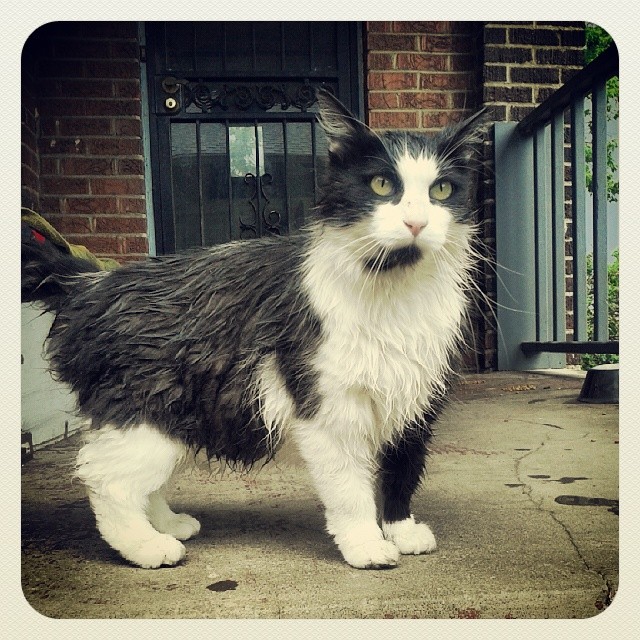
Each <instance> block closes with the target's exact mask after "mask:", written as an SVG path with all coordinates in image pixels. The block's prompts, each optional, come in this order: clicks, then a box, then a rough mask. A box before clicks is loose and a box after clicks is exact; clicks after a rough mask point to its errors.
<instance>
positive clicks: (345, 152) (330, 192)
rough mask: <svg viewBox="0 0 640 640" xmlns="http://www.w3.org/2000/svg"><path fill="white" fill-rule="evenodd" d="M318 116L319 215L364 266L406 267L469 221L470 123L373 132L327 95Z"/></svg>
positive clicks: (472, 137)
mask: <svg viewBox="0 0 640 640" xmlns="http://www.w3.org/2000/svg"><path fill="white" fill-rule="evenodd" d="M318 100H319V102H320V107H321V110H320V118H321V120H320V121H321V123H322V125H323V127H324V130H325V132H326V134H327V137H328V140H329V172H328V180H327V184H326V185H325V190H324V194H323V198H322V201H321V204H320V207H319V211H320V213H321V215H322V217H323V219H324V220H325V222H326V223H327V224H330V225H333V226H337V227H341V228H343V229H344V232H345V235H346V236H348V237H349V238H350V240H351V241H352V243H353V246H356V244H357V240H358V239H361V243H360V247H358V249H359V250H360V255H361V256H362V259H363V262H364V263H365V264H366V265H367V266H369V267H370V268H374V269H380V270H386V269H390V268H393V267H396V266H409V265H411V264H414V263H415V262H417V261H419V260H420V259H421V258H422V257H423V256H424V255H425V254H426V253H427V252H438V251H441V250H442V249H443V247H445V245H446V244H447V242H449V241H452V240H453V239H454V235H455V234H452V227H454V226H455V225H460V224H465V223H469V222H470V221H471V213H470V211H469V206H468V200H469V189H470V185H471V182H472V181H471V168H470V166H469V155H470V154H469V150H470V149H469V148H470V145H471V143H472V142H475V141H477V135H476V134H477V126H476V125H475V124H474V123H473V122H471V121H467V122H465V123H463V124H462V125H458V126H457V127H455V128H452V129H447V130H444V131H443V132H441V133H440V134H438V135H436V136H428V135H421V134H418V133H413V132H386V133H382V134H376V133H374V132H372V131H371V130H370V129H369V128H367V127H366V126H365V125H364V124H362V123H361V122H359V121H358V120H356V119H355V118H354V117H353V116H352V115H351V114H350V113H349V112H348V111H346V109H345V108H344V107H343V106H342V105H341V104H340V103H339V102H338V101H337V100H336V99H335V98H334V97H333V96H331V95H330V94H328V93H325V92H321V93H320V94H319V95H318Z"/></svg>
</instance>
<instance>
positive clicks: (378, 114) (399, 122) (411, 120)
mask: <svg viewBox="0 0 640 640" xmlns="http://www.w3.org/2000/svg"><path fill="white" fill-rule="evenodd" d="M369 126H371V127H372V128H373V129H416V128H417V127H418V113H417V112H415V111H371V112H370V113H369Z"/></svg>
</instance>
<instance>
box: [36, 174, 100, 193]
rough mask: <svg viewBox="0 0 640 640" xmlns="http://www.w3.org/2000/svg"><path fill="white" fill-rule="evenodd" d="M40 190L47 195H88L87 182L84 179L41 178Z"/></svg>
mask: <svg viewBox="0 0 640 640" xmlns="http://www.w3.org/2000/svg"><path fill="white" fill-rule="evenodd" d="M40 184H41V186H42V190H43V191H44V192H46V193H48V194H54V193H55V194H60V195H70V194H74V193H77V194H85V193H89V181H88V180H87V179H86V178H66V177H62V176H42V177H41V179H40Z"/></svg>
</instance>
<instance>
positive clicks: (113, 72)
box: [86, 60, 140, 79]
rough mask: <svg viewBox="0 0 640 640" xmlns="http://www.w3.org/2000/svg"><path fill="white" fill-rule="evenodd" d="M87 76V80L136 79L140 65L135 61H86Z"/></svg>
mask: <svg viewBox="0 0 640 640" xmlns="http://www.w3.org/2000/svg"><path fill="white" fill-rule="evenodd" d="M86 65H87V75H88V77H89V78H114V79H116V78H125V79H130V78H137V77H138V76H139V74H140V65H139V63H138V62H136V61H127V60H118V61H113V60H95V61H91V60H90V61H88V62H87V63H86Z"/></svg>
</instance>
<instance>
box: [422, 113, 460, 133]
mask: <svg viewBox="0 0 640 640" xmlns="http://www.w3.org/2000/svg"><path fill="white" fill-rule="evenodd" d="M461 119H462V118H461V114H458V113H456V112H453V111H425V112H424V113H423V114H422V126H423V128H425V129H442V127H446V126H447V125H449V124H451V123H452V122H459V121H460V120H461Z"/></svg>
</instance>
